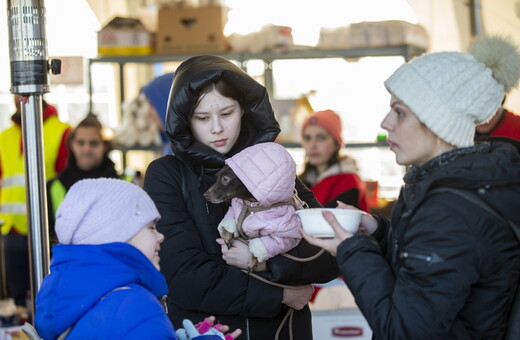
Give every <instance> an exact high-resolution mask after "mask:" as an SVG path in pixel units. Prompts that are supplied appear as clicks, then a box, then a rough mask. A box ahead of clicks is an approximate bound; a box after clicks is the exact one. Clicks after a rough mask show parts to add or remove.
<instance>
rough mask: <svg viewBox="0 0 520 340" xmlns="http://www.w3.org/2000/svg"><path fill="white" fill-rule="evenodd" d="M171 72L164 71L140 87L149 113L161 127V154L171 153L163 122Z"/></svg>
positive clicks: (171, 76)
mask: <svg viewBox="0 0 520 340" xmlns="http://www.w3.org/2000/svg"><path fill="white" fill-rule="evenodd" d="M173 76H174V73H173V72H169V73H165V74H163V75H160V76H158V77H156V78H154V79H152V80H151V81H150V82H149V83H147V84H146V85H145V86H143V87H142V88H141V92H142V93H144V95H145V96H146V99H147V100H148V102H149V103H150V114H151V116H152V117H154V118H155V120H156V121H157V123H158V126H160V127H161V140H162V143H163V145H164V149H163V154H168V153H172V150H171V148H170V144H169V140H168V137H167V136H166V132H165V128H164V122H165V120H166V104H167V103H168V97H169V96H170V89H171V87H172V82H173Z"/></svg>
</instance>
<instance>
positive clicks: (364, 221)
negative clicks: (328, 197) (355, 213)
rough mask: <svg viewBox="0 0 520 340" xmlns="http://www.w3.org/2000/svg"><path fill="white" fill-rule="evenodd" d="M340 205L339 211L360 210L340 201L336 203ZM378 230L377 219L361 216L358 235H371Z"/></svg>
mask: <svg viewBox="0 0 520 340" xmlns="http://www.w3.org/2000/svg"><path fill="white" fill-rule="evenodd" d="M336 202H337V203H338V209H351V210H359V209H358V208H356V207H353V206H351V205H348V204H345V203H343V202H340V201H336ZM376 229H377V221H376V219H375V218H374V217H373V216H372V215H370V214H365V215H363V216H361V222H360V223H359V228H358V231H357V232H358V233H363V234H367V235H370V234H372V233H373V232H374V231H376Z"/></svg>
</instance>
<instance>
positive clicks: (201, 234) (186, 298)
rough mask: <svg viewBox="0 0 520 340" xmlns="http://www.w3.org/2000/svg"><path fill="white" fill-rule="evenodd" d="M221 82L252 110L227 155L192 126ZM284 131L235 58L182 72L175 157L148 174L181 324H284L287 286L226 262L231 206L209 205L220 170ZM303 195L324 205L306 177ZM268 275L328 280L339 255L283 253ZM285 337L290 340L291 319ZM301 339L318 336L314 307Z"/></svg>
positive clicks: (173, 127)
mask: <svg viewBox="0 0 520 340" xmlns="http://www.w3.org/2000/svg"><path fill="white" fill-rule="evenodd" d="M215 79H224V80H225V81H226V82H228V83H229V84H230V85H232V86H234V87H236V88H238V89H240V91H241V92H242V100H241V102H240V104H241V106H242V108H243V109H244V110H245V112H244V115H243V116H242V128H241V133H240V136H239V139H238V141H237V143H236V144H235V146H234V147H233V148H232V149H231V150H230V152H229V153H228V154H227V155H225V156H224V155H222V154H220V153H218V152H216V151H214V150H212V149H211V148H209V147H207V146H205V145H203V144H201V143H199V142H198V141H196V140H195V139H194V138H193V136H192V134H191V132H190V129H189V121H190V116H191V113H192V112H193V110H194V107H195V105H196V102H197V99H198V94H197V93H198V90H199V89H200V88H201V87H203V86H204V85H206V84H208V82H213V81H214V80H215ZM279 131H280V129H279V126H278V123H277V122H276V119H275V116H274V113H273V110H272V107H271V104H270V102H269V98H268V95H267V92H266V90H265V88H264V87H263V86H261V85H260V84H258V83H257V82H256V81H254V80H253V79H252V78H251V77H250V76H249V75H247V74H246V73H245V72H243V71H242V70H241V69H240V68H239V67H237V66H236V65H234V64H232V63H230V62H229V61H228V60H226V59H224V58H221V57H218V56H198V57H194V58H191V59H189V60H187V61H186V62H184V63H183V64H182V65H181V66H179V68H178V69H177V70H176V74H175V79H174V83H173V86H172V90H171V94H170V98H169V103H168V112H167V117H166V133H167V135H168V137H169V139H170V144H171V147H172V150H173V152H174V155H166V156H163V157H161V158H159V159H156V160H154V161H153V162H152V163H151V164H150V165H149V167H148V169H147V171H146V175H145V185H144V189H145V190H146V191H147V192H148V194H149V195H150V196H151V198H152V199H153V201H154V202H155V204H156V205H157V208H158V209H159V212H160V214H161V219H160V221H159V223H158V224H157V229H158V230H159V231H160V232H161V233H163V234H164V236H165V240H164V242H163V243H162V245H161V252H160V256H161V262H160V265H161V272H162V273H163V274H164V275H165V277H166V280H167V282H168V286H169V313H168V314H169V316H170V319H171V320H172V322H173V323H174V326H175V327H176V328H178V327H182V320H183V319H190V320H192V321H193V322H198V321H201V320H203V319H204V318H205V317H207V316H209V315H214V316H216V318H217V321H218V322H220V323H222V324H227V325H229V326H230V329H231V330H234V329H236V328H240V329H242V331H243V335H242V336H241V337H240V339H245V340H246V339H247V340H249V339H257V340H269V339H274V338H275V333H276V331H277V329H278V327H279V326H280V324H281V323H282V319H283V317H284V316H285V314H286V312H287V310H288V308H287V307H286V306H283V305H282V304H281V301H282V294H283V290H282V288H279V287H276V286H273V285H270V284H268V283H264V282H262V281H260V280H258V279H255V278H252V277H251V276H248V275H247V274H245V273H243V272H242V271H241V270H240V269H237V268H234V267H231V266H228V265H227V264H226V263H225V261H224V260H223V259H222V253H221V250H220V245H219V244H217V243H216V241H215V240H216V239H217V238H219V237H220V236H219V233H218V231H217V225H218V223H219V222H220V220H221V219H222V218H223V217H224V215H225V213H226V211H227V209H228V204H227V203H222V204H212V203H209V202H207V201H206V200H205V199H204V197H203V195H202V194H203V193H204V192H205V191H206V190H207V189H208V188H209V187H210V186H211V185H212V184H213V183H214V182H215V173H216V172H217V171H218V170H219V169H220V168H221V167H222V166H223V165H224V160H225V158H226V157H231V156H233V155H234V154H236V153H237V152H239V151H241V150H243V149H244V148H245V147H247V146H251V145H254V144H257V143H262V142H271V141H274V140H275V138H276V136H277V135H278V133H279ZM296 188H297V190H298V193H299V196H300V198H302V199H303V200H305V201H306V202H308V204H309V205H310V206H319V203H318V202H317V201H316V200H315V199H314V196H313V194H312V193H311V192H310V191H309V190H308V189H307V188H305V187H304V186H303V185H302V184H301V183H300V182H299V181H297V183H296ZM318 251H319V249H318V248H316V247H314V246H311V245H309V244H308V243H307V242H305V240H302V241H301V242H300V244H299V245H298V246H297V247H296V248H295V249H293V250H292V251H291V252H290V253H291V254H293V255H295V256H298V257H309V256H312V255H314V254H316V253H317V252H318ZM267 267H268V270H267V271H265V272H262V273H261V274H262V275H263V276H264V277H266V278H268V279H269V280H271V281H275V282H279V283H283V284H287V285H304V284H310V283H317V282H327V281H329V280H331V279H333V278H335V277H337V275H338V270H337V265H336V261H335V258H333V257H332V256H330V255H327V254H324V255H322V256H320V257H319V258H318V259H316V260H314V261H311V262H306V263H302V262H294V261H292V260H289V259H287V258H285V257H282V256H277V257H275V258H272V259H270V260H269V261H268V262H267ZM288 323H289V322H286V323H285V326H284V327H283V330H282V332H281V334H280V337H279V338H280V339H289V331H288V327H287V324H288ZM292 331H293V334H294V337H293V338H294V339H295V340H296V339H298V340H307V339H312V329H311V315H310V311H309V308H308V307H305V308H304V309H303V310H301V311H295V313H294V318H293V320H292Z"/></svg>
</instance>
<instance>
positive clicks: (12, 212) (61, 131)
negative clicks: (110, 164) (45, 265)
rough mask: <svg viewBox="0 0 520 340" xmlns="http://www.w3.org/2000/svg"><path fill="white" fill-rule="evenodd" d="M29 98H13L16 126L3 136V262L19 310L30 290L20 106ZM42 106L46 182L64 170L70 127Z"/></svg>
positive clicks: (0, 154) (0, 153)
mask: <svg viewBox="0 0 520 340" xmlns="http://www.w3.org/2000/svg"><path fill="white" fill-rule="evenodd" d="M25 98H26V97H22V96H19V95H15V96H14V102H15V105H16V112H15V113H14V114H13V116H12V117H11V119H12V120H13V122H14V124H13V125H12V126H10V127H8V128H7V129H5V130H4V131H3V132H2V133H0V179H1V182H0V220H2V221H3V225H2V228H1V232H2V236H3V239H4V254H3V256H4V262H5V272H6V278H5V279H6V285H7V291H8V294H9V295H10V296H11V297H12V298H13V299H14V301H15V303H16V304H17V305H19V306H25V305H26V297H27V291H29V289H30V281H29V278H30V272H29V249H28V238H27V231H28V228H29V226H28V223H27V208H26V188H25V166H24V163H25V161H24V155H23V152H24V145H23V139H22V128H21V103H22V101H23V100H25ZM42 102H43V112H42V113H43V117H42V118H43V141H44V148H43V152H44V162H45V164H44V166H45V175H46V179H49V178H51V177H53V176H55V175H56V174H57V173H58V172H60V171H61V170H63V169H64V168H65V165H66V163H67V157H68V151H67V147H66V142H65V141H66V138H67V135H68V133H69V132H70V130H71V127H70V126H69V125H68V124H66V123H63V122H61V121H60V120H59V119H58V114H57V110H56V108H55V107H54V106H52V105H49V104H47V102H45V100H42Z"/></svg>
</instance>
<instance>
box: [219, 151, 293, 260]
mask: <svg viewBox="0 0 520 340" xmlns="http://www.w3.org/2000/svg"><path fill="white" fill-rule="evenodd" d="M226 164H227V165H228V166H229V167H230V168H231V169H232V170H233V171H234V172H235V174H236V175H237V177H238V178H239V179H240V180H241V181H242V182H243V184H244V185H245V186H246V188H247V189H248V190H249V192H250V193H251V194H252V195H253V197H254V198H255V199H256V200H257V202H251V201H247V200H243V199H239V198H233V199H232V201H231V206H230V208H229V210H228V212H227V213H226V215H225V217H224V218H223V219H222V221H221V222H220V224H219V226H218V229H219V231H220V232H221V234H222V230H223V229H225V230H227V231H228V232H231V233H233V234H234V235H235V236H237V237H238V236H242V237H243V238H246V239H248V240H249V249H250V251H251V253H252V254H253V256H254V257H256V259H257V260H258V262H264V261H266V260H267V259H269V258H271V257H273V256H276V255H278V254H281V253H284V252H287V251H288V250H290V249H292V248H294V247H295V246H296V245H297V244H298V242H299V241H300V239H301V234H300V227H301V222H300V219H299V218H298V216H296V214H295V213H294V212H295V210H296V208H297V209H301V208H302V206H301V202H300V201H299V199H297V198H296V197H293V195H294V194H295V188H294V186H295V178H296V164H295V162H294V160H293V158H292V157H291V155H290V154H289V152H288V151H287V150H286V149H285V148H284V147H283V146H281V145H279V144H277V143H260V144H257V145H254V146H251V147H248V148H246V149H244V150H243V151H241V152H240V153H238V154H236V155H235V156H233V157H231V158H228V159H227V160H226ZM244 205H245V207H244ZM246 211H249V214H247V213H244V212H246ZM241 213H242V216H241ZM244 216H245V218H244ZM240 220H242V226H241V228H238V230H237V221H240ZM240 229H241V230H240Z"/></svg>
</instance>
